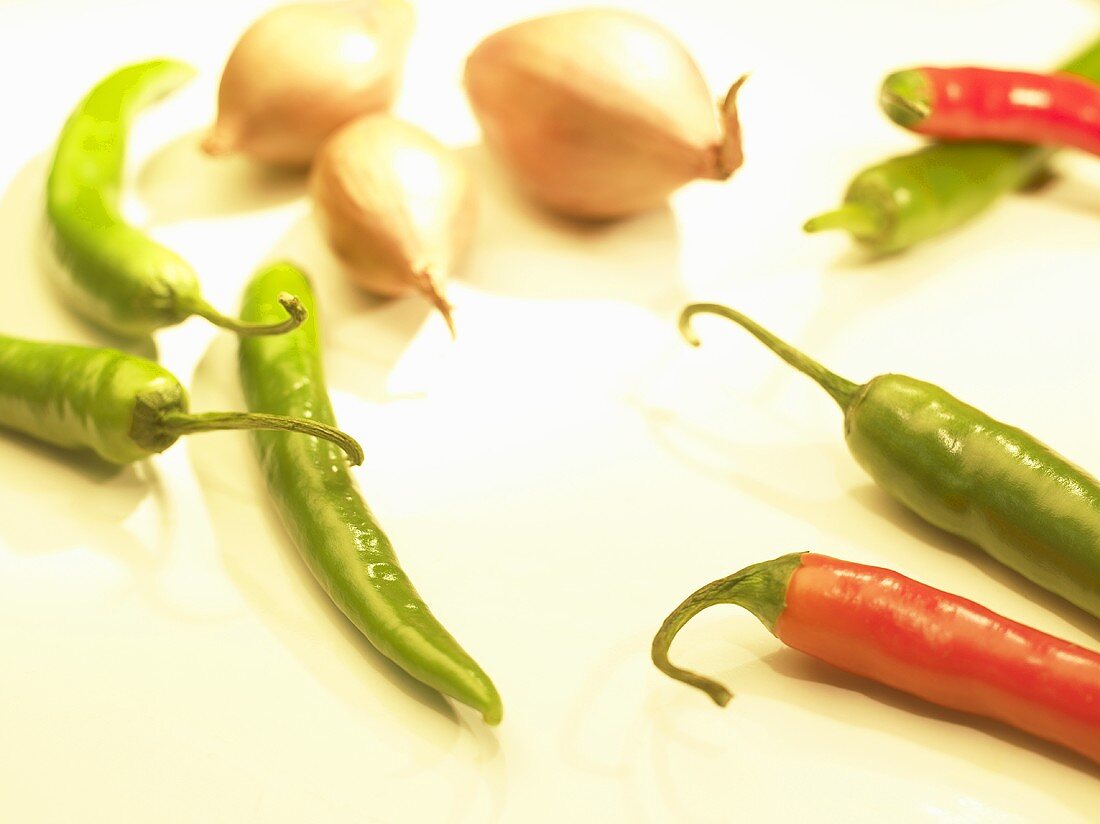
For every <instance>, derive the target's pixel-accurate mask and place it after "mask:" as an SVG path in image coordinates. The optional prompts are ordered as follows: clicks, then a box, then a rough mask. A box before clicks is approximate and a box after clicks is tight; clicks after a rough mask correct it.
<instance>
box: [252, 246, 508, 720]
mask: <svg viewBox="0 0 1100 824" xmlns="http://www.w3.org/2000/svg"><path fill="white" fill-rule="evenodd" d="M279 290H293V291H294V293H295V294H297V295H299V296H300V297H301V299H302V300H303V302H304V303H305V305H306V307H307V309H308V311H309V318H308V320H307V321H306V322H305V323H304V324H303V325H302V326H301V327H300V328H298V329H296V330H295V331H293V332H291V333H289V334H286V335H282V336H279V337H266V338H248V339H245V340H242V341H241V348H240V369H241V382H242V385H243V387H244V394H245V398H246V400H247V402H248V407H249V409H252V410H257V411H264V412H274V413H279V414H283V415H294V416H302V417H309V418H311V419H313V420H316V421H321V422H324V423H328V424H331V425H335V417H334V415H333V411H332V405H331V403H330V402H329V397H328V391H327V390H326V388H325V379H324V372H323V369H322V365H321V351H320V343H319V341H318V337H317V323H316V312H315V306H314V301H313V297H312V290H311V288H310V285H309V281H308V280H307V279H306V277H305V276H304V275H303V274H302V273H301V272H300V271H299V270H298V269H296V268H295V267H293V266H291V265H289V264H277V265H274V266H271V267H269V268H267V269H264V270H262V271H261V272H259V273H258V274H257V275H256V276H255V277H254V278H253V279H252V281H251V282H250V283H249V285H248V287H247V288H246V290H245V295H244V301H243V305H242V309H241V314H242V316H243V317H244V318H246V319H250V320H254V321H265V320H268V319H270V318H272V317H274V316H275V315H276V314H277V312H278V308H277V305H276V304H275V303H274V302H273V301H272V300H271V298H270V295H271V294H273V292H278V291H279ZM255 445H256V450H257V454H258V456H259V460H260V465H261V467H262V468H263V472H264V476H265V478H266V480H267V487H268V490H269V491H270V493H271V496H272V498H273V499H274V500H275V504H276V506H277V508H278V511H279V515H280V517H281V519H282V521H283V524H284V526H285V527H286V530H287V532H288V533H290V536H291V538H292V539H293V541H294V544H295V546H296V547H297V548H298V552H299V554H300V555H301V557H302V560H303V561H304V562H305V563H306V566H308V567H309V570H310V572H312V573H313V576H314V577H315V578H316V579H317V582H318V583H319V584H320V585H321V587H322V588H323V589H324V590H325V592H326V593H328V595H329V597H330V598H331V599H332V601H333V603H335V604H336V606H338V607H339V608H340V611H341V612H343V613H344V615H346V616H347V617H348V619H349V620H350V621H351V622H352V623H353V624H354V625H355V626H356V627H357V628H358V629H359V631H360V632H362V633H363V635H365V636H366V637H367V639H368V640H369V641H370V642H371V644H373V645H374V646H375V647H376V648H377V649H378V651H379V652H381V653H382V654H383V655H385V656H386V657H387V658H389V659H390V660H391V661H393V662H394V663H395V664H397V665H398V666H399V667H401V668H402V669H403V670H405V671H406V672H407V673H409V674H410V675H411V676H413V677H414V678H416V679H417V680H419V681H422V682H423V683H425V684H427V685H428V686H430V687H432V688H434V689H436V690H439V692H441V693H444V694H445V695H449V696H451V697H452V698H454V699H456V700H458V701H461V702H462V703H464V704H467V705H469V706H471V707H473V708H475V709H476V710H478V711H480V712H481V714H482V716H483V717H484V718H485V721H486V722H488V723H490V724H496V723H499V722H500V720H501V716H502V714H503V709H502V706H501V701H500V696H499V695H498V694H497V691H496V688H495V687H494V686H493V683H492V681H490V680H489V677H488V676H487V675H486V674H485V673H484V671H482V669H481V667H479V666H478V665H477V663H476V662H475V661H474V660H473V659H472V658H471V657H470V656H469V655H468V654H467V653H466V651H465V650H463V649H462V647H461V646H459V644H458V642H457V641H455V639H454V638H453V637H452V636H451V634H450V633H449V632H447V630H446V629H444V628H443V626H442V624H440V623H439V621H438V620H437V619H436V618H435V616H433V615H432V613H431V612H430V611H429V610H428V607H427V605H426V604H425V603H424V601H423V600H422V599H421V597H420V595H419V594H418V593H417V592H416V590H415V589H414V588H413V585H412V583H411V582H410V581H409V578H408V576H407V575H406V574H405V572H404V570H402V569H401V567H400V565H399V564H398V561H397V557H396V555H395V553H394V551H393V547H392V545H391V544H390V541H389V539H388V538H387V537H386V534H385V533H384V532H383V531H382V528H381V527H380V526H379V524H378V522H377V521H376V520H375V518H374V515H373V514H372V513H371V511H370V509H369V508H368V507H367V504H366V502H365V501H364V500H363V498H362V496H361V494H360V493H359V490H358V488H357V486H356V484H355V481H354V479H353V477H352V476H351V474H350V473H349V472H348V470H347V468H346V467H345V466H344V463H343V461H340V460H338V458H339V455H338V454H337V453H336V452H334V451H333V449H332V448H330V446H329V444H327V443H325V442H323V441H318V440H315V439H312V438H285V437H282V436H281V435H279V434H273V433H256V437H255Z"/></svg>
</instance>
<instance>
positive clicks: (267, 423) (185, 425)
mask: <svg viewBox="0 0 1100 824" xmlns="http://www.w3.org/2000/svg"><path fill="white" fill-rule="evenodd" d="M157 424H158V427H159V428H160V429H161V430H163V431H165V432H167V433H169V434H172V435H189V434H191V433H194V432H216V431H221V430H226V429H275V430H281V431H285V432H298V433H300V434H303V435H312V436H314V437H315V438H321V439H322V440H325V441H329V442H330V443H334V444H336V446H338V447H340V449H342V450H344V452H345V453H346V454H347V456H348V460H349V461H351V463H352V465H354V466H359V465H360V464H361V463H363V447H361V446H360V445H359V442H358V441H356V440H355V438H353V437H351V436H350V435H348V434H346V433H344V432H341V431H340V430H339V429H337V428H336V427H334V426H329V425H328V424H324V423H321V422H319V421H311V420H308V419H306V418H288V417H285V416H283V415H268V414H265V413H263V412H202V413H188V412H168V413H165V414H164V415H161V416H160V418H159V419H158V421H157Z"/></svg>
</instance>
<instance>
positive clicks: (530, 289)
mask: <svg viewBox="0 0 1100 824" xmlns="http://www.w3.org/2000/svg"><path fill="white" fill-rule="evenodd" d="M460 151H461V153H462V155H463V156H464V157H465V159H466V160H467V162H468V163H469V165H470V168H471V169H472V170H473V172H474V174H475V176H476V177H477V179H478V182H479V183H480V203H479V208H480V214H479V216H478V228H477V231H476V233H475V236H474V239H473V243H472V244H471V247H472V251H471V254H470V256H469V259H468V260H467V261H466V262H465V264H464V265H463V266H462V268H461V271H460V272H458V273H457V274H456V276H457V278H458V279H460V280H461V281H462V282H464V283H467V284H469V285H470V286H471V287H473V288H475V289H479V290H482V291H485V292H492V293H496V294H499V295H504V296H509V297H519V298H529V299H550V300H615V301H622V302H623V303H628V304H634V305H636V306H640V307H642V308H645V309H648V310H650V311H653V312H657V313H659V314H662V315H663V314H667V313H668V312H669V311H670V308H679V306H681V305H682V304H683V303H685V302H686V301H687V292H686V290H685V288H684V285H683V283H682V281H681V279H680V248H679V230H678V227H677V225H676V218H675V215H674V214H673V212H672V209H671V208H670V207H669V206H668V204H665V205H664V206H662V207H661V208H659V209H654V210H652V211H649V212H645V213H643V214H640V215H637V216H635V217H631V218H626V219H623V220H616V221H606V222H581V221H575V220H569V219H567V218H564V217H561V216H558V215H555V214H553V213H551V212H549V211H547V210H545V209H543V208H541V207H539V206H538V205H536V204H534V203H533V202H532V201H531V200H530V199H528V198H527V197H525V196H524V194H523V193H522V192H521V191H520V190H519V187H518V186H517V185H516V184H515V182H514V181H513V180H511V179H510V177H509V175H508V173H507V171H506V170H505V169H504V168H502V167H501V166H500V164H499V163H498V162H497V161H496V160H495V159H494V158H493V157H492V156H491V155H490V153H489V151H488V150H487V149H486V148H485V146H484V145H482V144H474V145H472V146H467V147H465V148H463V149H461V150H460Z"/></svg>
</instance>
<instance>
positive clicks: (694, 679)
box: [653, 553, 1100, 763]
mask: <svg viewBox="0 0 1100 824" xmlns="http://www.w3.org/2000/svg"><path fill="white" fill-rule="evenodd" d="M746 581H748V582H750V585H748V586H746V584H745V582H746ZM784 584H785V588H784ZM777 587H778V588H779V589H778V590H777ZM719 603H736V604H739V605H741V606H744V607H746V608H747V609H749V610H751V611H752V612H754V613H755V614H756V615H757V617H759V618H760V619H761V620H762V621H763V622H764V623H765V625H766V626H768V627H769V629H771V630H772V632H773V633H774V634H775V636H776V637H777V638H779V639H780V640H781V641H783V642H784V643H785V644H787V645H788V646H790V647H793V648H794V649H797V650H801V651H802V652H805V653H807V654H808V655H812V656H813V657H815V658H818V659H820V660H822V661H825V662H827V663H830V664H832V665H834V666H836V667H838V668H840V669H843V670H846V671H848V672H852V673H855V674H857V675H862V676H864V677H867V678H870V679H872V680H874V681H878V682H879V683H882V684H886V685H888V686H891V687H895V688H897V689H900V690H903V691H905V692H908V693H910V694H912V695H916V696H918V697H920V698H923V699H925V700H927V701H931V702H932V703H935V704H939V705H940V706H944V707H949V708H951V709H955V710H961V711H962V712H967V713H972V714H974V715H980V716H984V717H987V718H994V719H997V720H999V721H1002V722H1004V723H1007V724H1010V725H1011V726H1014V727H1016V728H1017V729H1021V730H1024V731H1026V732H1029V733H1031V734H1033V735H1036V736H1038V737H1040V738H1044V739H1046V740H1048V741H1053V742H1055V743H1057V744H1060V745H1062V746H1064V747H1067V748H1069V749H1071V750H1074V751H1075V752H1078V753H1080V754H1081V755H1084V756H1085V757H1086V758H1089V759H1091V760H1093V761H1095V762H1097V763H1100V654H1098V653H1096V652H1093V651H1091V650H1088V649H1085V648H1084V647H1080V646H1078V645H1076V644H1072V643H1070V642H1069V641H1063V640H1061V639H1059V638H1055V637H1054V636H1051V635H1047V634H1046V633H1044V632H1040V631H1039V630H1036V629H1033V628H1031V627H1028V626H1025V625H1023V624H1020V623H1018V622H1016V621H1012V620H1009V619H1008V618H1004V617H1003V616H1000V615H998V614H996V613H994V612H992V611H990V610H988V609H986V608H985V607H983V606H980V605H979V604H976V603H974V602H973V601H968V600H966V599H965V598H960V597H958V596H956V595H951V594H949V593H946V592H942V591H940V590H938V589H934V588H932V587H930V586H926V585H924V584H921V583H918V582H917V581H914V580H912V579H910V578H906V577H905V576H903V575H900V574H898V573H896V572H891V571H890V570H887V569H881V568H879V567H871V566H864V565H862V564H853V563H849V562H846V561H839V560H837V559H835V558H830V557H828V556H825V555H816V554H811V553H806V554H802V555H786V556H783V557H782V558H777V559H776V560H774V561H769V562H766V563H763V564H755V565H754V566H752V567H748V568H746V569H745V570H742V571H741V572H739V573H735V574H734V575H731V576H729V577H728V578H724V579H722V580H721V581H716V582H714V583H713V584H708V585H707V586H706V587H703V588H702V589H700V590H699V591H698V592H696V593H694V594H693V595H692V596H690V597H689V598H688V599H687V600H686V601H684V603H683V604H681V605H680V607H678V608H677V609H676V610H675V611H674V612H673V613H672V615H670V616H669V618H668V619H667V620H666V621H665V624H664V626H662V628H661V631H660V632H658V634H657V637H656V638H655V639H654V642H653V660H654V662H655V663H656V664H657V666H658V667H660V668H661V669H662V670H663V671H664V672H666V673H668V674H669V675H671V676H672V677H674V678H677V679H679V680H682V681H685V682H687V683H690V684H692V685H693V686H697V687H699V688H701V689H703V690H705V691H707V692H708V693H709V694H710V695H711V696H712V697H713V698H714V699H715V700H716V701H718V703H725V701H727V700H728V699H729V693H728V692H727V691H726V690H725V688H724V687H722V686H721V685H719V684H716V683H715V682H713V681H711V680H710V679H707V678H704V677H702V676H699V675H696V674H695V673H690V672H687V671H686V670H682V669H680V668H679V667H676V666H674V665H672V664H671V663H669V661H668V655H667V654H668V648H669V645H670V644H671V642H672V639H673V637H674V636H675V634H676V632H678V631H679V630H680V629H681V628H682V627H683V626H684V624H685V623H687V620H688V619H689V618H690V617H691V616H693V615H695V614H697V613H698V612H700V611H701V610H703V609H706V608H707V607H709V606H713V605H714V604H719ZM777 608H778V612H776V609H777ZM773 616H775V617H774V618H773ZM723 698H724V699H725V700H722V699H723Z"/></svg>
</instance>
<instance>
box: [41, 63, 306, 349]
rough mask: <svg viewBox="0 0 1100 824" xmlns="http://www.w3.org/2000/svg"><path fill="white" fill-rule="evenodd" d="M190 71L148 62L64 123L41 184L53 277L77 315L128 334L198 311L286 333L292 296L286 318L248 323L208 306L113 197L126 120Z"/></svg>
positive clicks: (256, 329) (112, 80)
mask: <svg viewBox="0 0 1100 824" xmlns="http://www.w3.org/2000/svg"><path fill="white" fill-rule="evenodd" d="M193 75H194V69H192V68H191V67H190V66H188V65H187V64H185V63H180V62H178V61H175V60H150V61H148V62H146V63H138V64H135V65H132V66H127V67H126V68H124V69H120V70H119V71H117V72H115V73H114V74H112V75H110V76H109V77H107V78H106V79H105V80H103V81H102V82H100V83H99V85H97V86H96V87H95V88H94V89H92V90H91V92H89V93H88V96H87V97H85V98H84V100H83V101H81V103H80V105H78V106H77V107H76V110H75V111H74V112H73V113H72V115H71V116H70V117H69V119H68V121H67V122H66V123H65V126H64V128H63V129H62V130H61V137H60V139H59V140H58V143H57V149H56V152H55V154H54V160H53V166H52V167H51V169H50V175H49V180H48V181H47V184H46V216H47V223H48V227H49V235H50V242H51V245H52V247H53V250H54V252H55V254H56V256H57V261H58V264H59V265H58V266H57V267H53V269H54V271H53V274H54V275H55V279H56V281H57V283H58V286H59V287H60V291H61V294H62V295H63V297H64V298H65V300H66V302H67V303H68V304H69V305H70V306H71V308H72V309H74V310H75V311H76V312H77V313H78V314H80V315H82V316H83V317H85V318H86V319H88V320H90V321H92V322H93V323H95V324H97V325H99V326H102V327H104V328H105V329H107V330H109V331H111V332H114V333H116V334H119V335H124V336H135V337H136V336H143V335H148V334H150V333H151V332H153V331H154V330H156V329H159V328H160V327H162V326H171V325H173V324H176V323H179V322H180V321H182V320H184V319H185V318H187V317H189V316H190V315H199V316H201V317H204V318H206V319H207V320H209V321H210V322H211V323H214V324H216V325H217V326H221V327H223V328H225V329H230V330H232V331H234V332H236V333H237V334H240V335H270V334H278V333H280V332H286V331H289V330H290V329H293V328H294V327H295V326H297V325H298V324H299V323H301V322H302V320H303V317H302V309H301V306H300V305H298V303H297V300H296V299H295V298H290V299H289V300H288V302H287V303H285V304H284V308H285V309H286V310H287V312H288V313H289V316H288V317H282V318H277V319H275V320H274V322H273V323H270V324H247V323H241V322H240V321H237V320H235V319H233V318H228V317H225V316H224V315H222V314H220V313H219V312H218V311H217V310H216V309H214V308H213V307H212V306H211V305H210V304H209V303H207V302H206V301H205V300H204V299H203V297H202V294H201V292H200V289H199V281H198V278H197V277H196V275H195V272H194V270H193V269H192V268H191V266H190V265H188V263H187V262H186V261H185V260H184V259H183V258H181V257H180V256H179V255H177V254H176V253H175V252H173V251H172V250H170V249H167V248H165V247H164V246H161V245H160V244H159V243H157V242H156V241H154V240H152V239H151V238H150V237H149V236H148V235H146V234H145V233H143V232H142V231H140V230H139V229H137V228H135V227H133V226H131V225H130V224H129V223H127V222H126V220H125V219H124V218H123V217H122V213H121V210H120V206H119V202H120V197H121V188H122V170H123V162H124V159H125V153H126V138H127V133H128V131H129V128H130V122H131V121H132V120H133V118H134V116H135V115H136V114H137V113H138V112H139V111H140V110H141V109H143V108H144V107H145V106H147V105H149V104H150V103H152V102H154V101H156V100H158V99H160V98H161V97H163V96H164V95H166V94H168V93H169V92H171V91H173V90H174V89H176V88H177V87H178V86H179V85H181V84H182V83H184V82H185V81H187V80H189V79H190V78H191V77H192V76H193Z"/></svg>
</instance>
